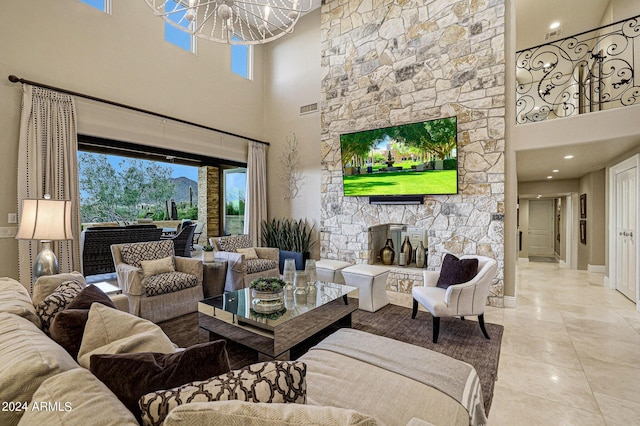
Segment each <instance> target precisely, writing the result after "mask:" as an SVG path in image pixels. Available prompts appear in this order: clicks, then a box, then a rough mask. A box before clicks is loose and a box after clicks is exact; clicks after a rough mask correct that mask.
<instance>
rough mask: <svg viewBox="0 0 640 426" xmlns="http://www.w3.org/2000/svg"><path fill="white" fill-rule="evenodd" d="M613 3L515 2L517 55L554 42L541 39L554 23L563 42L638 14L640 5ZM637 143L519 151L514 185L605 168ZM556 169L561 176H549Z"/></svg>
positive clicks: (634, 0)
mask: <svg viewBox="0 0 640 426" xmlns="http://www.w3.org/2000/svg"><path fill="white" fill-rule="evenodd" d="M611 3H612V4H613V10H610V9H608V6H609V0H515V4H516V50H522V49H526V48H530V47H534V46H538V45H540V44H544V43H548V42H549V41H552V40H554V39H550V40H545V35H546V34H547V33H549V32H550V31H552V30H551V29H550V28H549V26H550V25H551V23H553V22H559V23H560V29H561V30H562V34H560V36H559V38H564V37H568V36H571V35H574V34H579V33H581V32H583V31H587V30H590V29H594V28H598V27H600V26H602V24H603V22H612V21H613V22H615V21H618V20H621V19H624V18H627V17H631V16H635V15H637V14H638V13H640V7H639V4H640V0H611ZM605 13H606V14H607V15H606V16H605ZM555 39H558V38H555ZM639 144H640V135H639V136H638V137H637V138H633V139H625V140H616V141H612V140H609V141H602V142H595V143H588V144H580V145H571V146H562V147H559V148H544V149H536V150H528V151H518V152H517V153H516V164H517V174H518V181H519V182H532V181H544V180H546V179H547V176H551V175H552V176H553V179H576V178H580V177H582V176H584V175H585V174H587V173H590V172H593V171H596V170H599V169H602V168H604V167H605V166H606V165H607V164H608V163H610V162H611V161H612V160H614V159H615V158H616V157H618V156H620V155H621V154H624V153H625V152H627V151H629V150H631V149H632V148H634V147H635V146H637V145H639ZM569 154H571V155H574V158H573V159H571V160H565V159H564V158H563V157H564V156H565V155H569ZM554 169H557V170H560V172H558V173H553V172H552V170H554Z"/></svg>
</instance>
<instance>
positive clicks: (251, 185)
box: [244, 142, 267, 247]
mask: <svg viewBox="0 0 640 426" xmlns="http://www.w3.org/2000/svg"><path fill="white" fill-rule="evenodd" d="M246 193H247V198H246V201H245V207H244V233H245V234H249V236H250V237H251V241H252V243H253V245H254V247H260V242H261V240H262V233H261V224H262V221H263V220H265V219H266V218H267V145H265V144H262V143H258V142H249V153H248V158H247V191H246Z"/></svg>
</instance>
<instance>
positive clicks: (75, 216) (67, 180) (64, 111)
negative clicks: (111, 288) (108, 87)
mask: <svg viewBox="0 0 640 426" xmlns="http://www.w3.org/2000/svg"><path fill="white" fill-rule="evenodd" d="M22 92H23V93H22V110H21V119H20V142H19V154H18V217H20V214H21V213H22V211H21V209H22V200H23V199H25V198H36V199H38V198H43V197H44V195H45V194H51V198H52V199H54V200H71V202H72V217H71V227H72V228H71V229H72V232H73V238H74V239H73V240H69V241H54V242H53V243H52V246H53V250H54V252H55V253H56V255H57V256H58V261H59V263H60V272H71V271H74V270H78V271H79V270H80V268H81V259H80V194H79V190H78V134H77V125H76V110H75V105H74V101H73V97H71V96H69V95H66V94H62V93H59V92H55V91H52V90H48V89H43V88H39V87H34V86H31V85H28V84H23V85H22ZM39 249H40V247H39V241H28V240H21V241H19V242H18V270H19V274H20V282H21V283H22V284H23V285H24V286H25V287H27V289H29V291H31V290H32V286H33V276H32V271H31V269H32V266H33V262H34V261H35V258H36V256H37V255H38V252H39Z"/></svg>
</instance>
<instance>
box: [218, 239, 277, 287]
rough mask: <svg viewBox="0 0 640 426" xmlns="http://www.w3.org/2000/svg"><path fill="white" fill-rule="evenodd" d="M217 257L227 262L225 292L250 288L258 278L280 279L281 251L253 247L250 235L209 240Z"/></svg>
mask: <svg viewBox="0 0 640 426" xmlns="http://www.w3.org/2000/svg"><path fill="white" fill-rule="evenodd" d="M209 243H210V244H211V245H212V246H213V247H215V249H216V257H217V258H222V259H225V260H226V261H227V279H226V282H225V286H224V290H225V291H234V290H239V289H241V288H245V287H249V283H251V281H252V280H254V279H256V278H258V277H278V276H280V270H279V269H278V260H279V256H280V251H279V250H278V249H277V248H272V247H252V243H251V238H249V235H231V236H228V237H213V238H209Z"/></svg>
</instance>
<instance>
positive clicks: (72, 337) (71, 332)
mask: <svg viewBox="0 0 640 426" xmlns="http://www.w3.org/2000/svg"><path fill="white" fill-rule="evenodd" d="M93 303H101V304H103V305H105V306H108V307H110V308H113V309H116V306H115V305H114V304H113V302H112V301H111V299H109V296H107V295H106V294H104V292H103V291H102V290H100V289H99V288H98V287H96V286H93V285H90V286H88V287H86V288H85V289H84V290H82V291H81V292H80V293H78V295H77V296H76V297H75V298H74V299H73V300H72V301H71V303H69V305H67V307H66V308H65V309H64V310H62V311H61V312H58V314H57V315H56V316H55V318H54V319H53V321H52V322H51V327H50V328H49V332H50V334H51V338H52V339H53V340H55V341H56V342H57V343H58V344H59V345H60V346H62V347H63V348H65V349H66V350H67V352H69V354H70V355H71V356H73V357H74V358H77V357H78V352H79V351H80V344H81V343H82V335H83V334H84V328H85V324H86V323H87V319H88V318H89V308H91V305H92V304H93Z"/></svg>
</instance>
